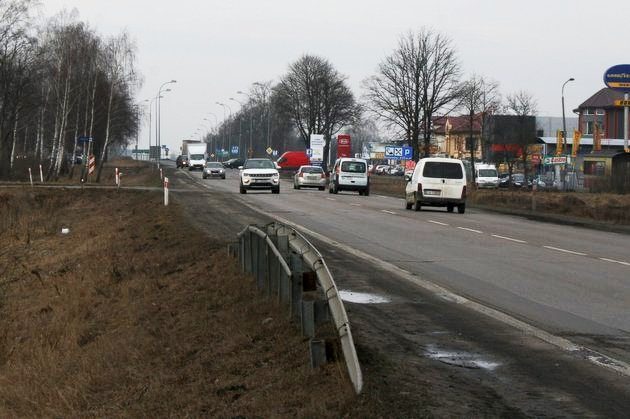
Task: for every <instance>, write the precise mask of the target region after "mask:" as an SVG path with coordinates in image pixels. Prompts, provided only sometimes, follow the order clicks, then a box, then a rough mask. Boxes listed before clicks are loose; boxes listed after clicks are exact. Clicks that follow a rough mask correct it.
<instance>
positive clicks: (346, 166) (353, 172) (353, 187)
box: [328, 157, 370, 196]
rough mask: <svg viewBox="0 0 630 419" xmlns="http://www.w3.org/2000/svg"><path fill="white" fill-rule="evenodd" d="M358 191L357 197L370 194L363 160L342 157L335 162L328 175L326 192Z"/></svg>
mask: <svg viewBox="0 0 630 419" xmlns="http://www.w3.org/2000/svg"><path fill="white" fill-rule="evenodd" d="M339 191H358V192H359V195H366V196H367V195H369V194H370V180H369V177H368V171H367V161H366V160H365V159H353V158H350V157H342V158H339V159H337V160H336V161H335V165H334V166H333V170H332V172H331V173H330V183H329V185H328V192H330V193H335V194H336V193H339Z"/></svg>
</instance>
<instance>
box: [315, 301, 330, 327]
mask: <svg viewBox="0 0 630 419" xmlns="http://www.w3.org/2000/svg"><path fill="white" fill-rule="evenodd" d="M329 321H330V308H329V307H328V301H326V300H315V324H316V325H318V324H322V323H326V322H329Z"/></svg>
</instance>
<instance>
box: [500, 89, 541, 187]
mask: <svg viewBox="0 0 630 419" xmlns="http://www.w3.org/2000/svg"><path fill="white" fill-rule="evenodd" d="M537 106H538V105H537V103H536V100H535V99H534V97H533V96H532V95H531V94H530V93H528V92H525V91H522V90H521V91H519V92H516V93H513V94H511V95H508V96H507V104H506V111H507V112H509V113H510V114H512V115H514V116H515V117H516V119H515V124H514V129H513V132H512V138H513V141H514V143H515V144H517V145H518V146H519V148H520V153H521V160H522V163H523V171H524V173H525V180H526V181H527V175H528V167H527V156H528V152H529V150H528V146H529V145H530V144H533V143H534V142H535V141H536V118H535V115H536V113H537V112H538V111H537Z"/></svg>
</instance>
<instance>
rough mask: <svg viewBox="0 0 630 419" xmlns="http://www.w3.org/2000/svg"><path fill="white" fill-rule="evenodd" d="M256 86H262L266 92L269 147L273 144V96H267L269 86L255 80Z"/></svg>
mask: <svg viewBox="0 0 630 419" xmlns="http://www.w3.org/2000/svg"><path fill="white" fill-rule="evenodd" d="M254 86H258V87H260V88H261V89H262V90H263V91H264V92H265V105H266V108H267V147H270V146H271V97H269V98H267V95H268V94H270V93H269V86H267V85H265V84H262V83H260V82H255V83H254Z"/></svg>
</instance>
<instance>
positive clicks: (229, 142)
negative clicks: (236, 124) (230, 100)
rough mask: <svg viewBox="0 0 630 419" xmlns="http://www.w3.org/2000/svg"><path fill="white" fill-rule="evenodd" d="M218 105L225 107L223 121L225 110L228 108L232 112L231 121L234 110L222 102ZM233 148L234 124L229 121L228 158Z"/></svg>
mask: <svg viewBox="0 0 630 419" xmlns="http://www.w3.org/2000/svg"><path fill="white" fill-rule="evenodd" d="M217 105H221V106H223V119H225V108H228V109H229V111H230V119H232V108H230V106H229V105H227V104H225V103H221V102H217ZM231 147H232V124H231V123H230V122H229V120H228V156H229V153H230V152H231V150H230V148H231Z"/></svg>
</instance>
